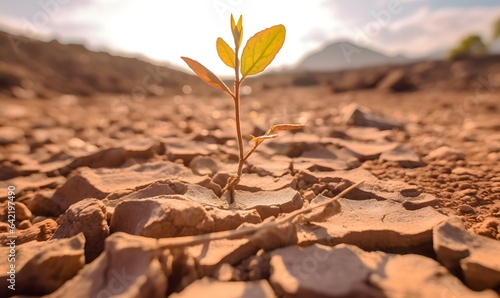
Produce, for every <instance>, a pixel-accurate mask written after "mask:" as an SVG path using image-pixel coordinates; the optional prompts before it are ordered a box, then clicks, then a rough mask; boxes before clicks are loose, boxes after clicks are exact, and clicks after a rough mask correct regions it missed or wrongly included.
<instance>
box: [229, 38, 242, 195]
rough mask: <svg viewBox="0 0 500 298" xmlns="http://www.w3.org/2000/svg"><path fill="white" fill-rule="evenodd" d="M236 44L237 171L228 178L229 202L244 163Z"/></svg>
mask: <svg viewBox="0 0 500 298" xmlns="http://www.w3.org/2000/svg"><path fill="white" fill-rule="evenodd" d="M238 50H239V48H238V46H236V48H235V51H234V62H235V63H234V64H235V65H234V97H233V99H234V115H235V117H234V118H235V121H236V139H237V140H238V150H239V158H238V171H237V172H236V180H229V181H228V183H230V184H231V185H228V186H229V188H228V189H229V191H230V199H231V202H230V203H233V202H234V187H235V186H236V184H238V182H239V181H240V178H241V175H242V174H243V164H244V163H245V159H244V153H243V138H242V136H241V123H240V122H241V121H240V85H241V82H242V81H243V80H241V81H240V60H239V58H238Z"/></svg>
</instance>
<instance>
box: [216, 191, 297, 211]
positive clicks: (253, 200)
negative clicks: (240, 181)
mask: <svg viewBox="0 0 500 298" xmlns="http://www.w3.org/2000/svg"><path fill="white" fill-rule="evenodd" d="M228 195H229V192H227V193H226V194H225V195H224V196H225V197H223V198H226V197H227V196H228ZM234 197H235V203H236V205H237V208H238V209H243V210H252V209H254V210H256V211H257V212H258V213H259V215H260V217H261V218H262V219H265V218H267V217H270V216H274V217H277V216H278V215H279V214H281V213H290V212H292V211H294V210H297V209H300V208H302V205H303V201H302V197H301V196H300V194H299V193H298V192H297V191H296V190H294V189H292V188H290V187H287V188H284V189H281V190H276V191H258V192H247V191H243V190H236V191H235V195H234Z"/></svg>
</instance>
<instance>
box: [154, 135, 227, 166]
mask: <svg viewBox="0 0 500 298" xmlns="http://www.w3.org/2000/svg"><path fill="white" fill-rule="evenodd" d="M160 141H161V142H162V143H163V144H165V146H166V153H167V156H168V158H169V160H177V159H182V160H183V162H184V164H185V165H188V164H189V163H190V162H191V160H193V158H195V157H196V156H207V155H210V153H212V151H214V149H217V147H218V146H215V147H211V146H210V145H209V144H207V143H205V142H199V141H192V140H187V139H184V138H162V139H160Z"/></svg>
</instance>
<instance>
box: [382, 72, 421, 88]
mask: <svg viewBox="0 0 500 298" xmlns="http://www.w3.org/2000/svg"><path fill="white" fill-rule="evenodd" d="M377 89H379V90H388V91H393V92H407V91H413V90H415V85H414V84H413V83H412V82H411V81H410V80H409V78H408V75H407V74H406V71H404V70H402V69H395V70H392V71H391V72H389V73H388V74H387V75H386V76H385V77H384V78H383V79H382V80H380V82H379V83H378V84H377Z"/></svg>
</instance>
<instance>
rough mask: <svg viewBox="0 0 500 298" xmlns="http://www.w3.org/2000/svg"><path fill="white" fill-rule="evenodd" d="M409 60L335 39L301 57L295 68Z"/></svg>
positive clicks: (339, 67)
mask: <svg viewBox="0 0 500 298" xmlns="http://www.w3.org/2000/svg"><path fill="white" fill-rule="evenodd" d="M410 62H412V60H411V59H408V58H406V57H404V56H402V55H398V56H387V55H384V54H382V53H379V52H376V51H374V50H371V49H368V48H364V47H360V46H357V45H355V44H353V43H351V42H348V41H337V42H334V43H332V44H329V45H328V46H326V47H324V48H323V49H322V50H320V51H318V52H316V53H313V54H311V55H309V56H307V57H305V58H304V59H302V61H301V62H299V64H298V65H297V67H296V68H295V70H306V71H336V70H347V69H356V68H365V67H371V66H379V65H395V64H407V63H410Z"/></svg>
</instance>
